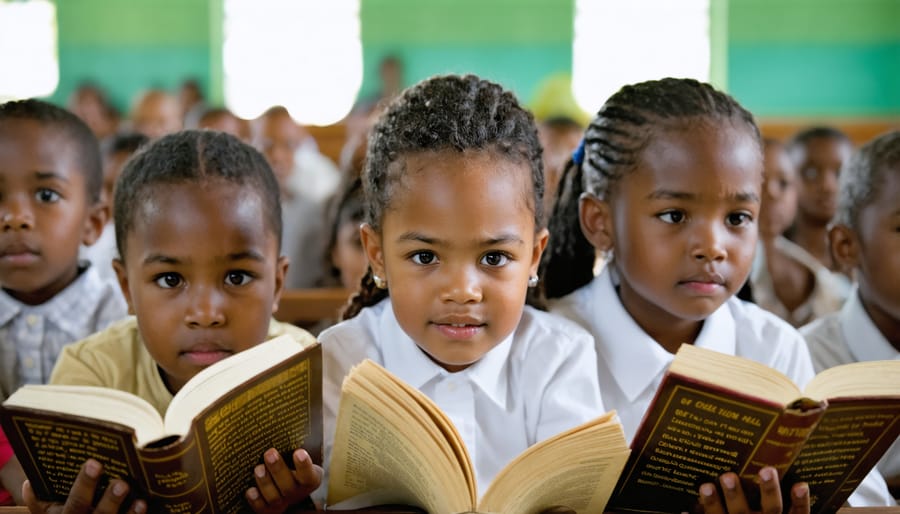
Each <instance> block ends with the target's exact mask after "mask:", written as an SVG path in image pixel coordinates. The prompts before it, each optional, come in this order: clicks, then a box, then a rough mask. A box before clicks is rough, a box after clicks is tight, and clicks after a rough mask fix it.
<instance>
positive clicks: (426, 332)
mask: <svg viewBox="0 0 900 514" xmlns="http://www.w3.org/2000/svg"><path fill="white" fill-rule="evenodd" d="M362 182H363V189H364V193H365V205H366V209H365V210H366V214H365V217H366V218H365V219H366V222H365V223H364V224H363V226H362V228H361V240H362V243H363V247H364V249H365V252H366V255H367V258H368V260H369V264H370V269H369V271H368V272H367V274H366V276H365V277H364V279H363V283H362V286H361V290H360V291H359V293H358V294H357V295H356V296H355V297H354V298H353V300H352V304H351V305H350V306H349V308H348V310H347V312H346V313H345V315H344V318H345V320H346V321H343V322H341V323H339V324H338V325H336V326H334V327H332V328H330V329H328V330H326V331H325V332H323V333H322V334H321V335H320V340H321V342H322V347H323V352H324V384H323V396H324V415H325V450H326V464H327V461H328V458H330V449H331V443H332V440H333V430H334V422H335V419H336V415H337V407H338V402H339V397H340V388H341V382H342V380H343V378H344V376H346V374H347V373H348V371H349V370H350V368H351V367H352V366H353V365H355V364H358V363H359V362H361V361H362V360H363V359H365V358H370V359H372V360H374V361H376V362H378V363H379V364H381V365H383V366H384V367H386V368H387V369H388V370H389V371H391V372H392V373H394V374H396V375H398V376H399V377H400V378H402V379H404V380H405V381H407V382H408V383H410V384H411V385H412V386H414V387H416V388H418V389H420V390H421V391H422V392H424V393H425V394H426V395H428V396H429V397H430V398H431V399H432V400H434V401H435V402H436V403H437V404H438V405H439V406H440V407H441V409H442V410H443V411H444V412H445V413H446V414H447V415H448V417H449V418H450V419H451V420H452V421H453V424H454V425H455V427H456V428H457V430H458V431H459V433H460V435H461V436H462V438H463V440H464V441H465V444H466V449H467V451H468V453H469V455H470V457H471V458H472V462H473V464H474V467H475V476H476V479H477V483H478V490H479V492H481V493H483V492H484V491H485V490H486V488H487V485H488V484H489V483H490V482H491V480H492V479H493V478H494V475H495V474H496V473H497V472H498V471H499V470H500V469H501V468H502V467H503V466H504V465H506V464H507V463H508V462H509V461H510V460H512V459H513V458H514V457H516V456H517V455H519V454H520V453H521V452H522V451H524V450H525V449H526V448H528V447H529V446H531V445H533V444H534V443H536V442H538V441H541V440H543V439H546V438H548V437H550V436H553V435H555V434H557V433H559V432H562V431H564V430H567V429H569V428H572V427H574V426H576V425H579V424H581V423H583V422H585V421H588V420H590V419H593V418H596V417H597V416H599V415H601V414H602V413H603V412H604V408H603V404H602V402H601V400H600V394H599V386H598V383H597V367H596V365H595V364H594V363H595V362H596V353H595V350H594V344H593V340H592V339H591V337H590V334H588V333H587V332H586V331H584V330H583V329H581V328H580V327H578V326H577V325H575V324H574V323H571V322H569V321H567V320H564V319H561V318H557V317H555V316H551V315H549V314H547V313H544V312H541V311H538V310H536V309H533V308H531V307H526V305H525V297H526V293H527V291H528V288H529V287H531V286H534V285H535V284H537V276H536V273H537V268H538V264H539V261H540V257H541V252H542V251H543V249H544V246H545V245H546V243H547V237H548V236H547V229H546V228H545V225H544V219H543V213H542V205H543V202H542V195H543V189H544V175H543V169H542V161H541V147H540V144H539V142H538V136H537V130H536V127H535V124H534V121H533V119H532V116H531V114H530V113H529V112H528V111H526V110H525V109H524V108H523V107H521V106H520V105H519V103H518V102H517V100H516V98H515V96H514V95H513V94H512V93H510V92H508V91H505V90H504V89H503V88H502V87H501V86H499V85H497V84H495V83H492V82H489V81H486V80H482V79H479V78H478V77H475V76H472V75H468V76H452V75H448V76H438V77H433V78H431V79H428V80H425V81H423V82H421V83H419V84H417V85H415V86H413V87H411V88H409V89H408V90H406V91H405V92H404V93H403V94H402V95H401V96H400V97H399V98H398V99H397V100H396V101H395V102H393V103H392V104H391V105H390V106H389V107H388V108H387V111H386V112H385V113H384V114H383V115H382V116H381V118H380V119H379V121H378V122H377V124H376V125H375V126H374V128H373V130H372V133H371V136H370V139H369V145H368V150H367V155H366V166H365V169H364V170H363V174H362ZM320 492H322V491H320Z"/></svg>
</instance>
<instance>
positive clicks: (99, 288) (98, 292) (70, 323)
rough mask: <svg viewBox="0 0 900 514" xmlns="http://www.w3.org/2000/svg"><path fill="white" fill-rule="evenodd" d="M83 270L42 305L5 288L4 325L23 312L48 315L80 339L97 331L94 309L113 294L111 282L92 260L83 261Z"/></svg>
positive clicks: (0, 299)
mask: <svg viewBox="0 0 900 514" xmlns="http://www.w3.org/2000/svg"><path fill="white" fill-rule="evenodd" d="M79 269H80V270H83V271H82V272H81V273H79V274H78V276H77V277H76V278H75V280H74V281H73V282H72V283H71V284H69V285H68V286H66V288H65V289H63V290H62V291H60V292H59V293H57V294H56V296H54V297H53V298H51V299H49V300H47V301H46V302H44V303H42V304H40V305H34V306H31V305H24V304H22V303H21V302H19V301H18V300H16V299H15V298H13V297H12V296H10V295H9V294H7V293H6V292H5V291H2V293H0V324H6V323H7V322H9V321H10V320H11V319H13V318H14V317H15V316H17V315H19V314H20V313H22V312H27V313H31V314H36V315H39V316H42V317H45V318H46V319H47V320H48V321H50V323H52V324H53V325H54V326H56V327H58V328H59V330H60V331H62V332H64V333H66V334H67V335H69V336H71V337H72V341H73V342H74V341H77V340H79V339H81V338H82V337H84V334H90V333H92V332H93V330H92V327H93V324H94V323H95V322H96V320H95V319H94V314H93V311H94V309H95V308H96V306H97V304H98V303H99V302H100V300H101V296H102V295H105V294H111V293H112V291H111V290H110V289H111V287H110V284H108V283H107V282H105V281H104V280H103V279H102V278H101V277H100V274H99V272H98V271H97V269H96V267H94V266H92V265H91V264H90V262H87V261H82V262H80V263H79Z"/></svg>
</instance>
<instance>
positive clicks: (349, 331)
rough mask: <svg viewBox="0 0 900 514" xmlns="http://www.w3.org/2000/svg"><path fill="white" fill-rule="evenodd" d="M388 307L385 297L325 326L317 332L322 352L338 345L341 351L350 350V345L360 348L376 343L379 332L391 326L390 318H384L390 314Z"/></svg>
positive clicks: (389, 307)
mask: <svg viewBox="0 0 900 514" xmlns="http://www.w3.org/2000/svg"><path fill="white" fill-rule="evenodd" d="M390 309H391V301H390V298H385V299H384V300H382V301H380V302H378V303H377V304H375V305H371V306H368V307H364V308H363V309H362V310H360V311H359V313H358V314H357V315H356V316H354V317H352V318H350V319H346V320H344V321H341V322H338V323H336V324H334V325H332V326H330V327H328V328H326V329H325V330H323V331H322V332H321V333H320V334H319V342H321V343H322V350H323V352H328V351H330V350H331V349H336V348H338V347H340V349H341V351H344V350H351V347H352V349H357V350H362V349H364V348H366V347H369V346H373V345H376V344H377V342H378V341H380V340H381V337H379V334H380V333H381V332H382V331H384V330H385V329H386V328H387V327H390V326H393V324H392V323H389V321H390V320H385V319H384V317H385V315H386V314H390V313H389V312H388V311H389V310H390Z"/></svg>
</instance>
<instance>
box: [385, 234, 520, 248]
mask: <svg viewBox="0 0 900 514" xmlns="http://www.w3.org/2000/svg"><path fill="white" fill-rule="evenodd" d="M397 241H398V242H402V241H418V242H421V243H425V244H429V245H435V246H439V245H444V244H446V241H444V240H442V239H438V238H435V237H428V236H426V235H425V234H422V233H420V232H404V233H403V234H401V235H400V237H398V238H397ZM524 243H525V240H523V239H522V238H521V237H519V236H518V235H517V234H512V233H508V234H500V235H498V236H496V237H489V238H487V239H484V240H482V241H479V245H480V246H493V245H502V244H524Z"/></svg>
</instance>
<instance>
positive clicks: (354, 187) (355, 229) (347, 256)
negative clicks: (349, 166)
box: [324, 177, 369, 291]
mask: <svg viewBox="0 0 900 514" xmlns="http://www.w3.org/2000/svg"><path fill="white" fill-rule="evenodd" d="M364 202H365V198H364V197H363V190H362V181H361V180H360V179H359V177H355V178H353V179H352V180H349V181H348V182H347V184H346V185H344V186H343V187H342V188H341V190H340V191H339V194H338V195H337V196H336V197H335V198H334V203H333V207H332V212H331V216H330V218H331V233H330V234H329V237H328V246H327V247H326V248H325V256H324V260H325V264H326V267H327V274H326V275H327V276H328V278H329V281H328V284H327V285H337V286H338V287H343V288H344V289H347V290H349V291H353V290H355V289H356V288H357V287H359V284H360V282H361V281H362V278H363V276H364V275H365V274H366V270H367V269H368V267H369V262H368V261H367V260H366V253H365V252H364V251H363V247H362V241H361V240H360V238H359V237H360V236H359V226H360V225H361V224H362V222H363V221H364V219H365V217H364V214H365V212H364V208H365V206H364Z"/></svg>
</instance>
